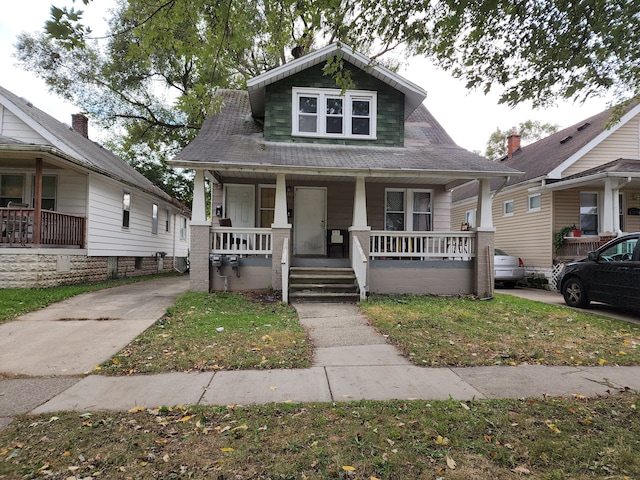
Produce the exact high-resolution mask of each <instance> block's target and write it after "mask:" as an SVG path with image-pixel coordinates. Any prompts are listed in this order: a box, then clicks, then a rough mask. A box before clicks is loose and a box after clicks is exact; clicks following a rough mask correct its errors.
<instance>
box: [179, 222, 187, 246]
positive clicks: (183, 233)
mask: <svg viewBox="0 0 640 480" xmlns="http://www.w3.org/2000/svg"><path fill="white" fill-rule="evenodd" d="M186 239H187V218H186V217H180V240H186Z"/></svg>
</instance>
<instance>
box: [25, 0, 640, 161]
mask: <svg viewBox="0 0 640 480" xmlns="http://www.w3.org/2000/svg"><path fill="white" fill-rule="evenodd" d="M118 1H119V3H118V7H117V8H116V9H115V11H114V13H113V16H112V18H111V20H110V28H109V32H108V34H107V35H106V38H104V39H102V40H98V39H92V37H91V35H92V32H91V31H90V29H89V28H88V27H87V26H85V25H84V24H83V19H82V13H83V12H82V11H81V10H76V9H74V8H70V9H67V8H57V7H52V10H51V20H50V21H49V22H47V24H46V29H45V31H44V32H42V33H40V34H31V35H29V34H24V35H22V36H21V37H20V38H19V41H18V44H17V58H18V60H19V62H20V63H21V64H22V66H23V67H24V68H25V69H27V70H30V71H33V72H35V73H36V74H37V75H39V76H40V77H42V78H43V79H45V81H46V82H47V83H48V85H49V86H50V88H51V89H52V90H53V91H54V92H55V93H57V94H59V95H61V96H62V97H64V98H67V99H69V100H70V101H71V102H72V103H74V104H75V105H77V106H79V107H80V108H81V110H83V111H84V112H85V113H87V114H88V115H90V116H92V118H93V119H94V120H97V121H99V122H101V123H102V124H103V126H106V127H116V126H117V127H119V130H118V131H122V132H123V136H124V138H125V139H126V142H125V143H129V144H131V145H134V144H143V145H147V146H149V147H150V148H152V149H158V151H162V152H163V154H164V155H172V154H173V153H174V152H175V150H176V149H177V148H180V147H181V146H183V145H185V144H186V143H187V142H188V141H189V140H191V139H192V138H193V137H194V136H195V134H196V133H197V131H198V129H199V127H200V125H201V124H202V122H203V120H204V118H205V117H206V116H207V115H208V114H210V113H211V112H213V111H215V110H216V109H217V108H219V107H220V105H219V100H218V97H217V96H216V89H218V88H227V87H231V88H235V87H242V86H244V84H245V81H246V79H247V78H248V77H251V76H254V75H257V74H259V73H262V72H264V71H267V70H269V69H272V68H274V67H276V66H279V65H282V64H283V63H285V62H287V61H289V60H291V59H292V58H295V57H297V56H300V55H303V54H305V53H307V52H308V51H310V50H311V49H313V48H316V47H318V46H322V45H324V44H325V43H328V42H331V41H334V40H340V41H344V42H345V43H347V44H349V45H351V46H353V47H355V48H356V49H358V50H359V51H363V52H365V53H367V54H370V55H371V56H372V57H373V58H374V59H375V61H382V60H381V58H382V57H381V56H382V55H384V54H386V53H387V52H393V51H397V50H398V47H400V46H402V47H403V48H404V51H405V52H407V53H408V54H410V55H421V56H425V57H427V58H429V59H431V60H432V61H433V62H434V63H435V64H436V65H438V66H440V67H442V68H444V69H445V70H448V71H450V72H451V73H452V74H453V75H454V76H455V77H458V78H461V79H463V80H465V81H466V82H467V86H468V87H469V88H479V89H481V90H482V91H484V92H488V91H490V90H492V89H499V90H500V102H501V103H506V104H508V105H516V104H518V103H520V102H522V101H525V100H528V101H531V102H532V104H533V105H534V106H536V107H537V106H545V105H548V104H550V103H553V102H554V101H555V100H557V99H558V98H564V99H574V100H578V101H581V100H585V99H587V98H589V97H591V96H597V95H603V94H605V93H614V95H615V96H616V98H618V99H619V100H629V99H632V98H634V97H637V96H638V95H639V93H640V28H637V27H638V22H639V20H640V3H639V2H633V1H619V0H572V1H567V0H536V1H529V2H526V1H516V2H514V1H513V0H470V1H464V2H460V1H453V0H443V1H440V0H425V1H420V2H416V1H413V0H217V1H213V0H118ZM91 2H92V0H82V3H83V4H84V5H85V6H87V8H91V5H90V4H91ZM78 3H80V1H79V2H78ZM372 45H375V46H376V49H375V51H374V50H373V49H372ZM327 72H328V73H329V74H331V75H333V76H334V78H336V80H337V82H338V85H342V86H343V87H344V86H348V84H349V78H348V75H344V76H343V75H341V73H342V69H341V66H340V62H339V61H338V62H337V63H335V62H334V63H331V64H330V65H328V66H327ZM158 145H160V147H158Z"/></svg>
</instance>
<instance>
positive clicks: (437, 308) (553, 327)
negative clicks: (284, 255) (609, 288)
mask: <svg viewBox="0 0 640 480" xmlns="http://www.w3.org/2000/svg"><path fill="white" fill-rule="evenodd" d="M361 309H362V311H363V312H364V313H365V314H366V315H367V317H368V318H369V319H370V321H371V322H372V323H373V324H374V325H375V326H376V328H378V330H380V332H382V333H383V334H385V335H387V336H388V339H389V341H390V342H391V343H393V344H394V345H396V346H397V347H398V348H399V349H400V350H401V351H402V352H403V354H404V355H405V356H407V357H408V358H410V359H411V360H412V361H413V362H414V363H415V364H416V365H422V366H427V367H445V366H465V367H467V366H478V365H517V364H518V363H536V364H544V365H638V364H640V347H639V346H640V325H637V324H633V323H628V322H624V321H622V320H615V319H611V318H608V317H603V316H599V315H594V314H591V313H588V312H578V311H575V310H572V309H569V308H565V307H561V306H555V305H547V304H544V303H539V302H534V301H531V300H525V299H522V298H518V297H514V296H512V295H504V294H503V295H500V294H496V296H495V299H494V300H490V301H479V300H475V299H472V298H445V297H429V296H423V297H416V296H372V297H371V298H370V299H369V301H368V302H363V303H361Z"/></svg>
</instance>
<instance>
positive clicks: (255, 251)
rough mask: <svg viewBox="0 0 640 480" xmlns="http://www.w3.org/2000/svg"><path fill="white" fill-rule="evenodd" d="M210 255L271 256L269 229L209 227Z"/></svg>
mask: <svg viewBox="0 0 640 480" xmlns="http://www.w3.org/2000/svg"><path fill="white" fill-rule="evenodd" d="M210 237H211V243H210V245H211V253H216V254H219V255H265V256H270V255H271V254H272V236H271V229H270V228H242V227H211V235H210Z"/></svg>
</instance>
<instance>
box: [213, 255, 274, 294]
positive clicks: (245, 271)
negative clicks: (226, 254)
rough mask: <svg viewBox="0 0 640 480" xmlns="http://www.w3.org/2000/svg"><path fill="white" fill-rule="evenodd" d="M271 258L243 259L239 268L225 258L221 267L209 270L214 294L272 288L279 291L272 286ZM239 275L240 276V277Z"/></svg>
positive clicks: (239, 262)
mask: <svg viewBox="0 0 640 480" xmlns="http://www.w3.org/2000/svg"><path fill="white" fill-rule="evenodd" d="M271 265H272V261H271V258H256V257H241V258H239V259H238V266H237V267H235V268H234V267H233V266H231V265H230V264H229V262H228V260H227V259H226V258H223V260H222V265H221V266H220V267H213V266H212V267H211V268H210V269H209V275H210V280H209V282H210V283H209V284H210V285H211V291H212V292H224V291H229V292H239V291H246V290H266V289H268V288H270V287H272V288H274V289H275V290H279V289H280V288H278V287H277V286H274V285H272V284H271V278H272V277H271V273H272V267H271ZM238 275H239V276H238Z"/></svg>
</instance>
